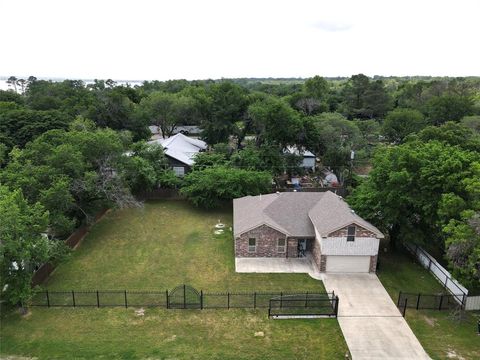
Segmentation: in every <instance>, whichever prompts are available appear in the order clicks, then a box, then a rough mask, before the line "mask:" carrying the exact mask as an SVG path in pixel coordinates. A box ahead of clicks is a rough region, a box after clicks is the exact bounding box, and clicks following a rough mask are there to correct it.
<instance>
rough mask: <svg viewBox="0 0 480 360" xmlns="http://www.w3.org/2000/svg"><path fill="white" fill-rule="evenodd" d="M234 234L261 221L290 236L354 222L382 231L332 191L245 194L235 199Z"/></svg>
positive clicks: (327, 230) (311, 234) (309, 234)
mask: <svg viewBox="0 0 480 360" xmlns="http://www.w3.org/2000/svg"><path fill="white" fill-rule="evenodd" d="M233 220H234V221H233V222H234V229H233V232H234V235H235V236H239V235H241V234H243V233H244V232H246V231H248V230H251V229H254V228H256V227H258V226H260V225H263V224H264V225H268V226H270V227H272V228H274V229H276V230H278V231H280V232H282V233H284V234H286V235H287V236H298V237H314V236H315V228H316V229H317V231H318V232H319V234H320V236H327V235H328V234H329V233H331V232H333V231H335V230H338V229H341V228H343V227H345V226H347V225H350V224H352V223H355V224H357V225H359V226H362V227H364V228H365V229H367V230H370V231H372V232H373V233H375V234H376V235H377V236H378V237H380V238H382V237H383V234H382V233H381V232H380V231H379V230H378V229H377V228H376V227H375V226H373V225H372V224H370V223H369V222H368V221H366V220H364V219H362V218H361V217H360V216H358V215H357V214H355V213H354V212H353V211H352V210H351V209H350V207H349V206H348V205H347V203H346V202H345V201H343V199H342V198H341V197H339V196H337V195H336V194H334V193H333V192H331V191H326V192H284V193H276V194H268V195H259V196H245V197H243V198H239V199H235V200H234V201H233Z"/></svg>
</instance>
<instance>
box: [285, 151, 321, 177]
mask: <svg viewBox="0 0 480 360" xmlns="http://www.w3.org/2000/svg"><path fill="white" fill-rule="evenodd" d="M284 153H285V154H295V155H300V156H302V157H303V159H302V164H301V167H303V168H304V169H306V170H312V171H314V170H315V163H316V157H315V154H314V153H312V152H310V151H308V150H299V149H298V148H297V147H296V146H288V147H287V148H285V150H284Z"/></svg>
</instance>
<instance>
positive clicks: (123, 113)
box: [88, 88, 150, 141]
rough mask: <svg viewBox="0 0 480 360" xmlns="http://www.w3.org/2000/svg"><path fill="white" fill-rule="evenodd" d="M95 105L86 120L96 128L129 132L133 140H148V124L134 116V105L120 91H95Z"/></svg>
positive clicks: (114, 89)
mask: <svg viewBox="0 0 480 360" xmlns="http://www.w3.org/2000/svg"><path fill="white" fill-rule="evenodd" d="M96 95H97V101H98V103H97V105H96V106H95V107H92V108H91V109H90V112H89V114H88V118H90V119H92V120H93V121H94V122H95V123H96V124H97V126H100V127H109V128H110V129H114V130H129V131H131V132H132V134H133V137H134V140H136V141H138V140H142V139H146V138H148V136H149V135H150V131H149V130H148V127H147V126H148V122H147V121H146V120H145V119H144V118H141V117H140V118H138V117H136V116H134V107H135V105H134V103H133V102H132V101H131V100H130V98H129V97H128V96H126V95H125V94H124V93H123V92H122V90H121V89H118V88H111V89H109V88H107V89H106V90H104V91H97V93H96Z"/></svg>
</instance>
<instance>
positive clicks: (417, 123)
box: [382, 108, 427, 144]
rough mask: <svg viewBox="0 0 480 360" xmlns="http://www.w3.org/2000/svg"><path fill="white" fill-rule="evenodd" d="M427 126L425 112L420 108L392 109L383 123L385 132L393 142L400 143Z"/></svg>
mask: <svg viewBox="0 0 480 360" xmlns="http://www.w3.org/2000/svg"><path fill="white" fill-rule="evenodd" d="M426 126H427V122H426V120H425V117H424V116H423V114H422V113H421V112H420V111H418V110H413V109H402V108H397V109H395V110H393V111H390V112H389V113H388V114H387V117H386V118H385V121H384V123H383V129H382V130H383V134H384V135H385V137H386V138H387V140H389V141H390V142H392V143H395V144H399V143H401V142H403V140H404V139H405V138H406V137H407V136H408V135H410V134H413V133H416V132H419V131H420V130H422V129H423V128H424V127H426Z"/></svg>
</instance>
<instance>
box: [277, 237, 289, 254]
mask: <svg viewBox="0 0 480 360" xmlns="http://www.w3.org/2000/svg"><path fill="white" fill-rule="evenodd" d="M286 245H287V243H286V241H285V239H278V241H277V250H278V252H279V253H284V252H285V248H286Z"/></svg>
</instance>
